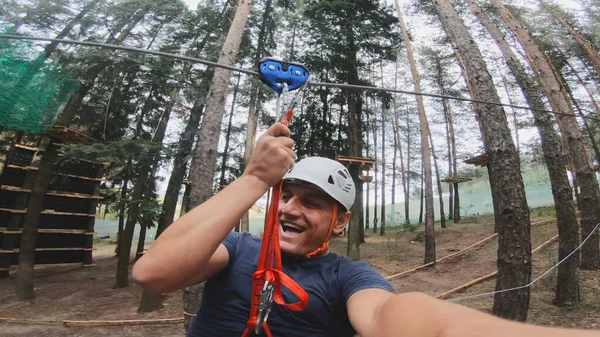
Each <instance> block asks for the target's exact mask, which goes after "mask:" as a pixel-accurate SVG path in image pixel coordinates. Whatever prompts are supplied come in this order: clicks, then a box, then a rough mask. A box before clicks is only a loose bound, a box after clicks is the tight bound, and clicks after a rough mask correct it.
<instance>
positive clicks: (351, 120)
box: [343, 15, 363, 260]
mask: <svg viewBox="0 0 600 337" xmlns="http://www.w3.org/2000/svg"><path fill="white" fill-rule="evenodd" d="M353 20H354V18H353V17H352V15H350V17H349V18H348V21H349V22H352V21H353ZM343 32H344V35H343V36H344V37H345V39H346V43H347V47H348V50H349V53H348V56H347V57H348V60H347V62H345V63H346V67H345V68H346V69H345V71H346V73H347V75H348V83H349V84H358V83H359V75H358V64H359V62H358V49H359V48H358V46H357V44H356V41H355V36H354V32H353V30H352V26H351V25H346V26H345V27H344V29H343ZM347 99H348V143H349V151H348V152H349V155H350V156H352V157H362V150H363V140H362V129H363V128H362V111H363V109H362V105H363V104H362V97H361V93H360V92H358V91H354V90H352V91H348V93H347ZM349 172H350V175H352V179H353V180H354V183H355V185H356V199H355V201H354V204H353V205H352V208H351V209H350V211H351V212H352V213H353V214H358V215H359V216H360V215H361V214H362V208H363V193H362V191H363V183H362V181H361V180H360V179H358V175H359V173H360V170H359V167H358V166H354V165H353V166H351V167H350V170H349ZM360 223H361V221H360V219H359V217H352V218H351V219H350V224H349V230H348V246H347V255H348V257H349V258H350V259H353V260H360Z"/></svg>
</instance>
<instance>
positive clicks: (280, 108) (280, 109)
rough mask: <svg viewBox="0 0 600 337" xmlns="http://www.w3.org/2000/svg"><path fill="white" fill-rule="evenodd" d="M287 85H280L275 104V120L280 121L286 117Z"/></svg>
mask: <svg viewBox="0 0 600 337" xmlns="http://www.w3.org/2000/svg"><path fill="white" fill-rule="evenodd" d="M288 92H289V91H288V85H287V83H285V82H284V83H283V84H282V90H281V94H279V95H278V96H277V102H276V104H275V111H276V114H277V120H278V121H282V120H283V119H284V118H285V116H286V115H287V107H288V102H287V98H288Z"/></svg>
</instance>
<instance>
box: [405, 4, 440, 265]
mask: <svg viewBox="0 0 600 337" xmlns="http://www.w3.org/2000/svg"><path fill="white" fill-rule="evenodd" d="M395 3H396V11H397V12H398V23H399V24H400V28H401V29H402V37H403V38H404V44H405V46H406V54H407V56H408V62H409V64H410V72H411V75H412V77H413V83H414V87H415V91H416V92H421V76H420V75H419V71H418V70H417V63H416V61H415V58H414V56H413V51H412V46H411V43H410V38H409V36H408V30H407V29H406V25H405V24H404V19H403V18H402V12H401V10H400V4H399V3H398V0H396V1H395ZM415 98H416V100H417V109H418V111H419V125H420V129H421V162H422V166H423V172H424V180H425V263H429V262H435V260H436V255H435V228H434V217H435V216H434V210H433V178H432V173H431V150H430V148H429V135H428V134H429V132H428V130H429V122H428V121H427V114H426V113H425V105H424V104H423V97H422V96H420V95H417V96H415Z"/></svg>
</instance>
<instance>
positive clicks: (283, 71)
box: [242, 58, 309, 337]
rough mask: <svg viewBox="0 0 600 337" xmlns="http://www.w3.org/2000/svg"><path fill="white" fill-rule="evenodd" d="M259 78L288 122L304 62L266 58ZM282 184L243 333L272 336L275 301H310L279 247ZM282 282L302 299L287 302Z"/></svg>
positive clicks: (298, 305) (302, 82)
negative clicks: (290, 94)
mask: <svg viewBox="0 0 600 337" xmlns="http://www.w3.org/2000/svg"><path fill="white" fill-rule="evenodd" d="M259 78H260V80H261V81H262V82H263V83H265V84H266V85H268V86H269V87H270V88H271V89H273V90H275V91H276V92H277V93H278V94H279V96H278V98H277V112H276V113H277V115H278V123H283V124H285V125H288V124H289V122H290V121H291V119H292V115H293V111H292V109H293V107H294V104H295V102H296V100H297V98H298V96H299V92H297V93H296V95H295V97H294V98H293V99H292V100H291V101H290V102H288V101H287V98H288V97H287V95H288V92H289V91H292V90H298V89H300V90H298V91H301V89H303V88H304V87H305V86H306V83H307V82H308V79H309V72H308V70H307V69H306V68H305V67H304V66H303V65H301V64H297V63H289V62H284V61H282V60H278V59H275V58H264V59H262V60H261V61H260V62H259ZM281 186H282V181H279V182H278V183H277V184H275V186H273V193H272V194H271V203H270V206H269V211H268V213H267V221H266V223H265V229H264V236H263V240H262V244H261V247H260V255H259V259H258V265H257V268H256V272H255V273H254V275H253V276H252V299H251V305H250V318H249V319H248V322H247V327H246V330H245V331H244V334H243V335H242V336H243V337H249V336H251V335H250V334H251V333H254V334H256V335H260V334H261V333H263V332H264V333H265V334H266V336H267V337H271V336H272V334H271V330H270V329H269V326H268V324H267V319H268V318H269V313H270V312H271V309H272V306H273V302H275V303H277V304H278V305H280V306H282V307H283V308H285V309H288V310H291V311H302V310H304V309H305V308H306V305H307V304H308V294H307V293H306V291H304V289H302V287H300V286H299V285H298V284H297V283H296V282H294V280H292V279H291V278H290V277H289V276H287V275H286V274H285V273H283V271H282V262H281V251H280V248H279V218H278V214H277V213H278V212H279V210H278V208H279V199H280V198H281ZM273 265H275V266H273ZM281 286H285V287H286V288H287V289H288V290H289V291H291V292H292V293H293V294H294V295H295V296H296V297H297V298H298V299H299V301H298V302H295V303H290V304H288V303H285V302H284V299H283V295H282V293H281Z"/></svg>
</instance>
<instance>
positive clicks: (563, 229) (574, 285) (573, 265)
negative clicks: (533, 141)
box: [467, 0, 579, 305]
mask: <svg viewBox="0 0 600 337" xmlns="http://www.w3.org/2000/svg"><path fill="white" fill-rule="evenodd" d="M467 2H468V4H469V6H470V8H471V11H472V12H473V14H474V15H475V16H476V17H477V18H478V19H479V21H480V22H481V23H482V24H483V25H484V26H485V28H486V29H487V31H488V32H489V33H490V35H491V36H492V38H493V39H494V40H495V41H496V44H497V45H498V48H499V49H500V51H501V52H502V54H503V56H504V59H505V61H506V63H507V65H508V67H509V69H510V71H511V72H512V73H513V75H514V76H515V79H516V81H517V83H518V85H519V87H520V88H521V91H522V92H523V95H524V96H525V99H526V100H527V103H528V104H529V106H530V107H532V108H536V109H545V105H544V101H543V95H542V92H541V90H540V88H539V87H538V86H537V85H536V83H535V82H534V81H533V80H532V79H531V78H530V77H529V76H528V74H527V72H526V71H525V69H524V67H523V66H522V65H521V63H519V61H518V58H517V56H516V55H515V54H514V52H513V51H512V49H511V47H510V46H509V44H508V42H507V41H506V40H505V39H504V35H503V34H502V32H501V31H500V29H499V28H498V27H497V26H496V25H494V24H493V23H492V22H491V21H490V20H489V19H488V17H487V16H486V15H485V14H484V13H483V12H482V11H481V9H480V8H479V6H478V5H477V3H476V2H475V1H474V0H467ZM531 113H532V114H533V117H534V122H535V125H536V126H537V128H538V132H539V134H540V138H541V143H542V151H543V152H544V159H545V161H546V166H547V167H548V174H549V176H550V184H551V186H552V196H553V198H554V207H555V209H556V218H557V225H558V230H559V247H558V255H559V260H562V259H564V258H566V257H567V255H568V254H569V253H570V252H572V251H574V250H575V249H576V248H577V246H579V238H578V236H577V235H578V224H577V217H576V215H575V205H574V204H573V194H572V190H571V186H570V185H569V178H568V176H567V173H566V171H565V167H566V166H567V162H566V159H565V157H564V156H563V155H562V147H561V141H560V137H559V135H558V133H557V132H556V131H554V127H553V126H554V116H553V115H551V114H548V113H545V112H540V111H536V110H531ZM578 264H579V255H578V254H574V255H573V256H572V257H571V258H569V259H568V260H566V261H565V262H564V263H562V264H561V265H560V266H559V267H558V277H557V286H556V297H555V300H554V302H555V303H556V304H558V305H566V304H569V303H573V304H575V303H577V302H579V274H578V270H577V267H578Z"/></svg>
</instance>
